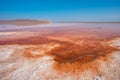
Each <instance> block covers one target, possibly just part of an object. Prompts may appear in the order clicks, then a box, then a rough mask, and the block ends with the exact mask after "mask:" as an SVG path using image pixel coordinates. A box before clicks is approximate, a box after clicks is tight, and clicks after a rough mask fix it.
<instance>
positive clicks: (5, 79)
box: [0, 23, 120, 80]
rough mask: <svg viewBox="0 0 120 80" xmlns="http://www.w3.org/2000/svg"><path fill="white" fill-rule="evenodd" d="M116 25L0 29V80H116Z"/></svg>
mask: <svg viewBox="0 0 120 80" xmlns="http://www.w3.org/2000/svg"><path fill="white" fill-rule="evenodd" d="M119 67H120V23H51V24H44V25H31V26H30V25H29V26H16V25H8V24H7V25H6V24H4V25H0V80H120V73H119V72H120V68H119Z"/></svg>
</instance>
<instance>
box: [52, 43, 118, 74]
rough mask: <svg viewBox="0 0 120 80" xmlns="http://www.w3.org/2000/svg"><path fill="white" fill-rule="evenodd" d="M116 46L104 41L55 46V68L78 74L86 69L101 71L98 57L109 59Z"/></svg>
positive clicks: (103, 59)
mask: <svg viewBox="0 0 120 80" xmlns="http://www.w3.org/2000/svg"><path fill="white" fill-rule="evenodd" d="M117 50H118V49H117V48H116V47H113V46H110V45H109V44H107V43H103V42H102V41H101V42H100V41H98V42H90V41H89V42H85V43H83V44H81V45H76V44H64V45H61V46H60V47H57V48H54V49H53V50H52V51H51V52H50V55H52V56H54V60H55V63H54V64H53V68H54V69H55V70H56V71H58V72H59V73H63V72H65V73H71V74H78V73H81V72H84V71H86V70H91V71H92V72H94V73H99V70H98V68H99V63H97V62H96V60H97V59H101V60H102V61H107V58H108V56H109V55H110V53H112V52H113V51H117Z"/></svg>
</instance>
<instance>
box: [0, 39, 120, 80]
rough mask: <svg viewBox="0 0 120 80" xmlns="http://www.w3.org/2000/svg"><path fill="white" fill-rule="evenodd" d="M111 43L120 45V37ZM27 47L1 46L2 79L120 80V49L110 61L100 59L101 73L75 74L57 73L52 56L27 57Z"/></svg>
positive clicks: (0, 74) (0, 70)
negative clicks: (25, 50) (25, 49)
mask: <svg viewBox="0 0 120 80" xmlns="http://www.w3.org/2000/svg"><path fill="white" fill-rule="evenodd" d="M111 43H112V45H114V46H120V39H119V38H118V39H116V40H113V41H112V42H111ZM26 47H27V46H26V45H25V46H24V45H1V46H0V80H120V73H119V72H120V68H119V67H120V51H116V52H114V53H113V54H112V56H111V57H110V58H109V60H110V63H109V62H101V61H100V60H98V62H99V63H100V67H99V70H100V71H101V73H100V74H99V73H98V74H94V73H91V71H89V70H88V71H85V72H84V73H82V74H80V75H74V76H73V75H71V74H70V73H68V74H67V73H65V74H59V73H57V72H56V71H55V70H54V69H53V68H52V64H53V63H54V62H55V61H54V60H53V57H51V56H48V55H45V56H43V57H40V58H37V59H29V58H25V57H24V56H23V55H22V53H23V52H22V50H24V48H26ZM29 47H30V46H29ZM49 47H50V46H49ZM50 48H51V47H50ZM52 48H53V47H52ZM16 49H17V50H18V51H17V52H15V50H16ZM35 53H36V52H35ZM33 54H34V53H33Z"/></svg>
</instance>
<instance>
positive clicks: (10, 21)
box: [0, 19, 51, 26]
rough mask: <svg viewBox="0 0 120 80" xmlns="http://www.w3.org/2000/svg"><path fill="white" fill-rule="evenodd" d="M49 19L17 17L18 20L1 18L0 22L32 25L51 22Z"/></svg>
mask: <svg viewBox="0 0 120 80" xmlns="http://www.w3.org/2000/svg"><path fill="white" fill-rule="evenodd" d="M49 23H51V22H50V21H47V20H30V19H16V20H0V24H8V25H17V26H30V25H39V24H49Z"/></svg>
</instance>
